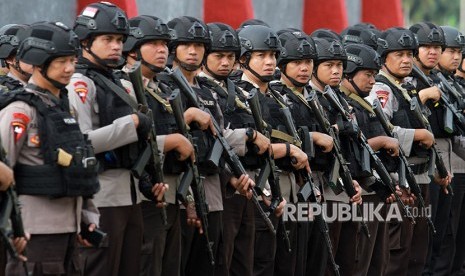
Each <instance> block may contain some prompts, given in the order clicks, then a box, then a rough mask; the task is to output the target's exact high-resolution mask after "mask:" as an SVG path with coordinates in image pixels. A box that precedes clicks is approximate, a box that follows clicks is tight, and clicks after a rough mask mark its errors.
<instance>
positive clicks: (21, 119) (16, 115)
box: [13, 112, 31, 125]
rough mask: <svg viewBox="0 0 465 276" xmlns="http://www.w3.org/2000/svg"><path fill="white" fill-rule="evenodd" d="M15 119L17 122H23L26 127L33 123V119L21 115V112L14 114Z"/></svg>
mask: <svg viewBox="0 0 465 276" xmlns="http://www.w3.org/2000/svg"><path fill="white" fill-rule="evenodd" d="M13 119H14V120H15V121H16V120H20V121H22V122H23V123H24V124H25V125H27V124H29V122H30V121H31V119H29V117H28V116H27V115H26V114H24V113H19V112H15V113H13Z"/></svg>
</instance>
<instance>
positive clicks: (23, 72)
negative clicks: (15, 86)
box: [13, 58, 32, 79]
mask: <svg viewBox="0 0 465 276" xmlns="http://www.w3.org/2000/svg"><path fill="white" fill-rule="evenodd" d="M13 67H14V68H15V69H16V71H18V72H19V73H20V74H21V75H23V76H25V77H26V78H27V79H29V78H30V77H31V76H32V74H30V73H28V72H26V71H24V70H23V69H22V68H21V65H20V64H19V60H18V59H16V58H15V63H14V64H13Z"/></svg>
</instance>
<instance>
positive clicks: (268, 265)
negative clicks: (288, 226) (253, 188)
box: [253, 202, 278, 276]
mask: <svg viewBox="0 0 465 276" xmlns="http://www.w3.org/2000/svg"><path fill="white" fill-rule="evenodd" d="M260 203H261V204H262V208H263V210H267V209H268V207H266V206H265V204H264V203H262V202H260ZM254 210H255V242H254V265H253V275H255V276H259V275H273V271H274V261H275V255H276V235H275V234H273V233H272V232H271V231H270V230H269V229H268V227H267V226H266V224H265V222H264V221H263V219H262V218H261V216H260V214H259V212H258V211H257V210H256V209H254ZM269 217H270V220H271V222H272V223H273V225H274V226H275V229H277V228H278V227H277V225H278V218H277V217H276V216H275V215H274V214H271V215H270V216H269Z"/></svg>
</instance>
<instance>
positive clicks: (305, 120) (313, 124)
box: [270, 83, 334, 171]
mask: <svg viewBox="0 0 465 276" xmlns="http://www.w3.org/2000/svg"><path fill="white" fill-rule="evenodd" d="M270 86H271V89H273V90H275V91H278V92H279V93H280V94H281V95H286V96H287V98H288V99H289V101H290V105H289V109H290V110H291V114H292V118H293V119H294V122H295V124H296V127H297V128H299V127H302V126H305V127H307V128H308V130H309V131H317V132H322V133H324V131H323V129H322V128H321V127H320V125H319V123H318V121H317V120H316V119H315V116H314V115H313V113H312V112H311V110H310V109H309V108H308V107H307V106H305V104H304V103H303V102H302V100H301V99H299V98H298V96H297V95H295V94H294V93H293V92H292V90H291V89H289V88H288V87H286V86H285V85H284V84H282V83H273V84H271V85H270ZM307 89H311V88H310V87H307ZM333 159H334V158H333V156H332V154H331V153H326V152H323V151H322V149H321V148H320V147H315V154H314V157H313V158H310V157H309V162H310V167H311V168H312V170H313V171H326V170H327V169H328V167H330V165H331V163H332V162H333Z"/></svg>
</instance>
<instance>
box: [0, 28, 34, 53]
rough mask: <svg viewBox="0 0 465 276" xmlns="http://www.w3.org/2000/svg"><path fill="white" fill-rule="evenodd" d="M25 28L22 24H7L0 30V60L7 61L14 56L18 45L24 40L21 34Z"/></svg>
mask: <svg viewBox="0 0 465 276" xmlns="http://www.w3.org/2000/svg"><path fill="white" fill-rule="evenodd" d="M27 27H28V26H27V25H22V24H8V25H5V26H3V27H2V28H0V59H7V58H8V57H10V56H12V55H15V54H16V51H17V50H18V47H19V44H20V43H21V41H22V40H23V39H24V35H21V32H22V31H24V30H25V29H26V28H27Z"/></svg>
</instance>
